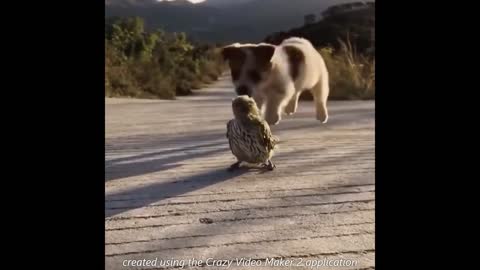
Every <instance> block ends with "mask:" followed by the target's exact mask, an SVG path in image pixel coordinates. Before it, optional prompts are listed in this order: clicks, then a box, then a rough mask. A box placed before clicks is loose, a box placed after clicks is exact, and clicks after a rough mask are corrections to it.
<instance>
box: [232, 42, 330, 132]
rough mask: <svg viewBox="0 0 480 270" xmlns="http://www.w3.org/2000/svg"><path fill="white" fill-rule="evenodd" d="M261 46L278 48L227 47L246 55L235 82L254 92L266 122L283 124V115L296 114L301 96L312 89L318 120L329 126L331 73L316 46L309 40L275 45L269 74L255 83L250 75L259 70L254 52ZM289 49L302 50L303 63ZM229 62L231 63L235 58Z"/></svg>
mask: <svg viewBox="0 0 480 270" xmlns="http://www.w3.org/2000/svg"><path fill="white" fill-rule="evenodd" d="M258 46H274V45H271V44H266V43H259V44H240V43H235V44H232V45H229V46H227V47H235V48H238V49H239V50H241V51H242V52H243V53H244V56H245V58H244V61H243V64H242V67H241V71H240V74H239V76H238V77H237V78H236V79H233V83H234V85H235V87H240V86H246V87H247V88H248V89H250V90H249V91H250V92H249V95H251V96H253V98H254V99H255V101H256V103H257V105H258V106H259V108H260V109H261V111H262V113H263V114H264V117H265V120H266V121H267V122H268V123H269V124H271V125H276V124H278V123H279V122H280V120H281V118H282V113H283V112H285V113H287V114H293V113H295V112H296V110H297V107H298V98H299V97H300V94H301V93H302V92H303V91H305V90H310V91H311V92H312V95H313V97H314V101H315V107H316V118H317V119H318V120H320V121H321V122H322V123H326V122H327V121H328V110H327V99H328V95H329V80H328V79H329V78H328V71H327V67H326V65H325V62H324V60H323V58H322V57H321V55H320V54H319V53H318V52H317V50H316V49H315V48H314V47H313V45H312V44H311V43H310V42H309V41H308V40H306V39H303V38H297V37H294V38H289V39H286V40H284V41H283V42H282V43H281V44H280V45H278V46H274V52H273V55H272V56H271V59H270V65H269V68H268V71H266V72H262V76H261V79H260V80H259V81H258V82H255V81H253V80H252V79H251V77H250V76H249V75H248V72H249V71H251V70H254V69H256V68H258V61H257V59H256V58H257V55H255V53H254V51H253V50H251V49H250V48H252V47H258ZM286 47H289V48H290V49H291V48H292V47H294V48H296V49H298V50H296V52H297V55H300V56H302V55H303V57H301V59H302V61H296V62H292V59H291V58H290V57H289V54H287V52H286V50H285V48H286ZM228 60H230V61H231V59H228ZM291 65H296V70H297V73H296V74H297V75H296V76H293V75H292V73H291V72H292V71H291V68H292V67H291ZM231 67H232V66H231ZM294 77H295V78H294Z"/></svg>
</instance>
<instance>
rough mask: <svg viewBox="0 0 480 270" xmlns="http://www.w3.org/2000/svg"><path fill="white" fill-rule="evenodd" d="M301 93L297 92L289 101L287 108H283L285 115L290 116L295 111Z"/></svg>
mask: <svg viewBox="0 0 480 270" xmlns="http://www.w3.org/2000/svg"><path fill="white" fill-rule="evenodd" d="M301 93H302V92H300V91H298V92H296V93H295V94H294V95H293V96H292V97H291V98H290V101H289V102H288V104H287V106H286V107H285V113H286V114H288V115H291V114H294V113H295V112H296V111H297V108H298V98H299V97H300V94H301Z"/></svg>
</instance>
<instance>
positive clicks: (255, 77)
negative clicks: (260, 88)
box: [248, 70, 262, 83]
mask: <svg viewBox="0 0 480 270" xmlns="http://www.w3.org/2000/svg"><path fill="white" fill-rule="evenodd" d="M248 77H249V78H250V80H252V82H253V83H258V82H259V81H260V80H261V79H262V77H261V76H260V73H258V72H257V71H256V70H250V71H249V72H248Z"/></svg>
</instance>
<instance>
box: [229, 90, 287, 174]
mask: <svg viewBox="0 0 480 270" xmlns="http://www.w3.org/2000/svg"><path fill="white" fill-rule="evenodd" d="M232 109H233V115H234V116H235V118H234V119H232V120H230V121H229V122H228V123H227V138H228V142H229V144H230V150H231V151H232V153H233V155H234V156H235V157H236V158H237V162H235V163H234V164H232V165H231V166H230V168H229V171H233V170H235V169H237V168H238V167H240V164H241V163H242V162H247V163H252V164H262V165H263V167H265V168H267V169H269V170H273V169H274V168H275V165H274V164H273V163H272V161H271V158H272V156H273V150H274V149H275V146H276V144H277V143H278V139H277V138H276V137H274V136H273V135H272V133H271V131H270V127H269V126H268V123H267V122H266V121H265V120H263V119H262V116H261V114H260V111H259V109H258V107H257V104H256V103H255V100H253V98H250V97H248V96H246V95H242V96H238V97H236V98H235V99H234V100H233V101H232Z"/></svg>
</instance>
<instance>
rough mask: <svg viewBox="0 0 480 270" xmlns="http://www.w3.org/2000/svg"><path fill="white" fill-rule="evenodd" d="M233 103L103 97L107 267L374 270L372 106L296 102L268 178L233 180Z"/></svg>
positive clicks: (210, 91) (257, 174)
mask: <svg viewBox="0 0 480 270" xmlns="http://www.w3.org/2000/svg"><path fill="white" fill-rule="evenodd" d="M232 98H233V90H232V86H231V83H230V82H229V80H228V77H223V78H222V79H221V80H219V81H218V82H216V83H215V84H213V85H212V86H210V87H208V88H206V89H202V90H199V91H197V92H196V94H195V95H194V96H189V97H180V98H178V100H175V101H165V100H133V99H106V101H105V102H106V138H105V171H106V173H105V189H106V199H105V234H106V235H105V243H106V246H105V252H106V257H105V260H106V268H107V269H374V268H375V262H374V257H375V243H374V240H375V238H374V233H375V223H374V222H375V216H374V211H375V180H374V175H375V138H374V137H375V136H374V135H375V133H374V128H375V105H374V102H372V101H345V102H344V101H342V102H340V101H331V102H330V103H329V110H330V119H329V122H328V123H327V124H326V125H322V124H320V122H319V121H317V120H315V116H314V106H313V103H312V102H310V101H304V102H301V103H300V104H299V111H298V112H297V113H296V114H295V115H293V116H286V117H284V119H283V120H282V122H281V123H280V124H279V125H277V126H274V127H272V131H273V133H274V134H275V135H277V136H278V137H279V138H280V140H281V144H280V147H279V150H278V151H277V154H276V155H275V156H274V158H273V161H274V162H275V164H276V165H277V168H276V170H275V171H273V172H264V171H261V170H257V169H244V170H240V171H238V172H234V173H229V172H227V171H226V169H227V168H228V166H229V165H230V164H232V163H233V162H234V161H235V158H234V157H233V156H232V154H231V153H230V151H229V148H228V142H227V139H226V137H225V132H226V123H227V121H228V120H229V119H230V118H231V117H232V112H231V99H232ZM138 264H140V266H138ZM152 264H155V265H154V266H152ZM260 265H261V267H260Z"/></svg>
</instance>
